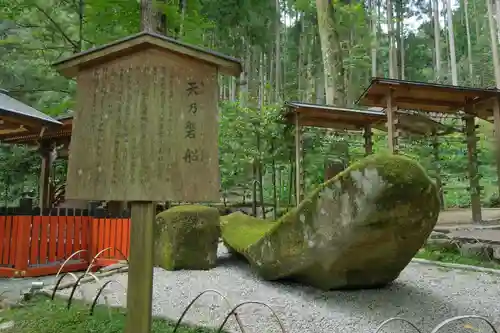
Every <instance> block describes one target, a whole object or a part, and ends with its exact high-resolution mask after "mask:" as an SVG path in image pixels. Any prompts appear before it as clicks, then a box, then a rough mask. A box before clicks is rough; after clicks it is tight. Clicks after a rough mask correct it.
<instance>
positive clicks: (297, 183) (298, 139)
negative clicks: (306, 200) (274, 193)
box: [295, 113, 302, 206]
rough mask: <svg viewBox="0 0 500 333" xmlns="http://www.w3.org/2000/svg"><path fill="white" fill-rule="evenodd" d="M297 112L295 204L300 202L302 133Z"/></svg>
mask: <svg viewBox="0 0 500 333" xmlns="http://www.w3.org/2000/svg"><path fill="white" fill-rule="evenodd" d="M299 117H300V116H299V114H298V113H296V114H295V204H296V205H297V206H298V205H299V203H300V197H301V189H302V187H301V180H300V178H301V170H300V167H301V163H300V160H301V156H300V155H301V151H302V147H301V143H302V135H301V129H300V120H299Z"/></svg>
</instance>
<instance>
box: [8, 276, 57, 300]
mask: <svg viewBox="0 0 500 333" xmlns="http://www.w3.org/2000/svg"><path fill="white" fill-rule="evenodd" d="M36 281H37V282H43V283H44V285H51V284H54V283H55V276H53V275H51V276H45V277H40V278H22V279H4V278H0V295H1V296H2V297H6V298H9V299H12V300H17V299H19V298H20V296H21V292H22V291H25V290H28V289H30V287H31V284H32V283H33V282H36Z"/></svg>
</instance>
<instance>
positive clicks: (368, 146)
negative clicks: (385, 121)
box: [363, 125, 373, 156]
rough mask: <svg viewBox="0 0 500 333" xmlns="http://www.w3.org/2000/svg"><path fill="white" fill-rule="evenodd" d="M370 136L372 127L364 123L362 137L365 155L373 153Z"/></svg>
mask: <svg viewBox="0 0 500 333" xmlns="http://www.w3.org/2000/svg"><path fill="white" fill-rule="evenodd" d="M372 136H373V133H372V127H371V126H370V125H366V126H365V130H364V131H363V137H364V138H365V144H364V146H365V156H368V155H371V154H373V140H372Z"/></svg>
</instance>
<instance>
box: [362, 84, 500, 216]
mask: <svg viewBox="0 0 500 333" xmlns="http://www.w3.org/2000/svg"><path fill="white" fill-rule="evenodd" d="M498 98H500V91H499V90H497V89H479V88H468V87H460V86H452V85H444V84H436V83H424V82H416V81H404V80H397V79H385V78H373V79H372V80H371V83H370V85H369V87H368V88H367V89H366V90H365V91H364V92H363V93H362V95H361V97H360V98H359V99H358V104H360V105H363V106H367V107H382V108H385V111H386V114H387V119H388V126H387V127H388V135H389V148H390V149H391V151H393V152H396V151H397V145H398V136H399V131H398V128H397V126H398V124H399V123H400V117H399V115H398V112H397V110H398V109H403V110H418V111H423V112H437V113H442V114H457V115H459V116H460V117H462V118H463V120H464V122H465V133H466V137H467V151H468V157H469V166H468V173H469V183H470V193H471V206H472V219H473V221H474V222H481V220H482V217H481V197H480V186H479V175H478V162H477V141H478V138H477V137H476V133H475V131H476V125H475V117H479V118H482V119H485V120H488V121H491V118H492V117H491V114H492V113H493V114H494V118H495V119H498V121H495V131H496V133H499V132H500V110H498V108H496V111H495V109H494V108H493V111H490V110H489V109H488V107H487V106H488V105H489V104H488V103H489V102H491V101H492V100H494V101H495V100H496V101H498ZM485 104H486V107H485ZM498 160H500V155H499V157H498ZM498 167H499V171H498V173H499V178H500V163H499V165H498ZM499 187H500V184H499Z"/></svg>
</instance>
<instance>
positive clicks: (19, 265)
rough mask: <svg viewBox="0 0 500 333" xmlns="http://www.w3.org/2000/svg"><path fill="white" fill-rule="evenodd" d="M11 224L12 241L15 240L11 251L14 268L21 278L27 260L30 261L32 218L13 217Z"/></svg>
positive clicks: (26, 267)
mask: <svg viewBox="0 0 500 333" xmlns="http://www.w3.org/2000/svg"><path fill="white" fill-rule="evenodd" d="M13 222H14V223H13V228H12V230H13V231H14V233H13V234H12V235H13V238H12V239H15V245H14V244H12V248H11V251H12V255H13V258H14V259H13V260H14V268H15V269H16V271H17V272H18V273H20V274H21V276H22V274H25V273H26V271H27V269H28V260H29V259H30V238H31V227H32V224H33V223H32V217H31V216H14V217H13Z"/></svg>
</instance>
